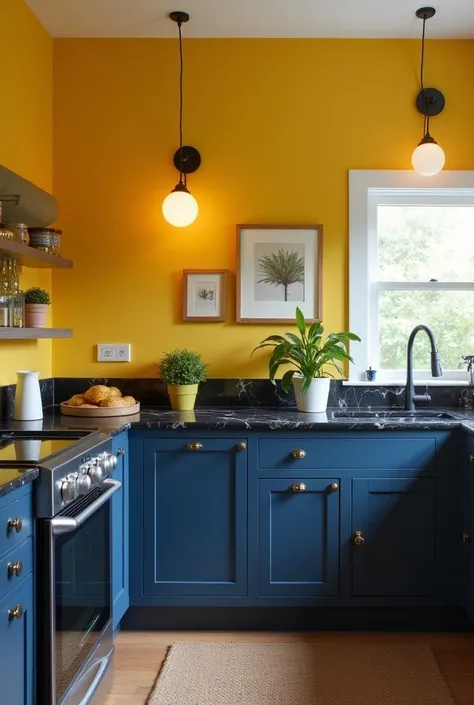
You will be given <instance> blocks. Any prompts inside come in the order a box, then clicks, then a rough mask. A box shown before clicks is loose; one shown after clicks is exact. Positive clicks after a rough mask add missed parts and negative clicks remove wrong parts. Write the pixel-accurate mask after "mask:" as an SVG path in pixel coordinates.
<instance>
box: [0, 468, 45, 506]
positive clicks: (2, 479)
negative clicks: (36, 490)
mask: <svg viewBox="0 0 474 705" xmlns="http://www.w3.org/2000/svg"><path fill="white" fill-rule="evenodd" d="M38 476H39V470H38V468H24V469H23V468H0V499H1V498H2V497H4V496H5V495H7V494H10V492H13V491H14V490H19V489H20V487H23V486H24V485H27V484H28V483H29V482H33V480H36V478H37V477H38Z"/></svg>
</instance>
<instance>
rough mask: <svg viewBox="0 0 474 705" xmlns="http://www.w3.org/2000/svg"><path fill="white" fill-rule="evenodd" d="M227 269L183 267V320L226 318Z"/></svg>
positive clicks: (214, 320) (219, 319) (218, 319)
mask: <svg viewBox="0 0 474 705" xmlns="http://www.w3.org/2000/svg"><path fill="white" fill-rule="evenodd" d="M228 274H229V270H228V269H183V321H196V322H207V323H218V322H222V321H225V320H226V313H227V276H228Z"/></svg>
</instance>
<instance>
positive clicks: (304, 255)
mask: <svg viewBox="0 0 474 705" xmlns="http://www.w3.org/2000/svg"><path fill="white" fill-rule="evenodd" d="M322 256H323V226H322V225H238V226H237V323H293V322H294V320H295V311H296V307H297V306H299V308H300V309H301V310H302V311H303V314H304V317H305V319H306V321H307V322H311V321H315V320H316V319H321V318H322V315H323V314H322Z"/></svg>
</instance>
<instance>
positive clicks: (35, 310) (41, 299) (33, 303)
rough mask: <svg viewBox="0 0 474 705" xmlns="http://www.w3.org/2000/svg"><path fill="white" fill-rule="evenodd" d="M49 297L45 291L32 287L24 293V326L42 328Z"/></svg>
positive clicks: (44, 322) (44, 324) (44, 323)
mask: <svg viewBox="0 0 474 705" xmlns="http://www.w3.org/2000/svg"><path fill="white" fill-rule="evenodd" d="M50 303H51V297H50V295H49V294H48V292H47V291H46V290H45V289H41V288H40V287H39V286H34V287H32V288H31V289H27V290H26V291H25V326H26V327H27V328H44V327H45V326H46V317H47V315H48V306H49V304H50Z"/></svg>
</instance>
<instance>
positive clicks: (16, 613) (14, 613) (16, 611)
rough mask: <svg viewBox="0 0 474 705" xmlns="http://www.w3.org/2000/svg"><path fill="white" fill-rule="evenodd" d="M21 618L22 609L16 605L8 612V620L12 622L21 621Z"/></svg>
mask: <svg viewBox="0 0 474 705" xmlns="http://www.w3.org/2000/svg"><path fill="white" fill-rule="evenodd" d="M22 617H23V607H22V606H21V605H17V606H16V607H14V608H13V609H11V610H8V620H9V621H10V622H13V620H14V619H21V618H22Z"/></svg>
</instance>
